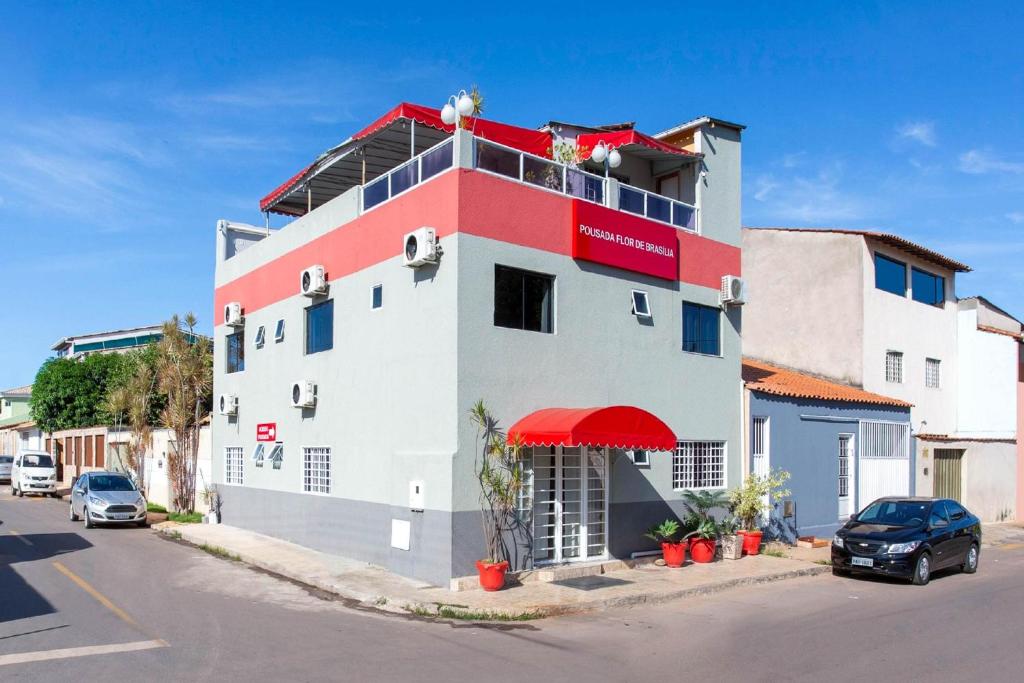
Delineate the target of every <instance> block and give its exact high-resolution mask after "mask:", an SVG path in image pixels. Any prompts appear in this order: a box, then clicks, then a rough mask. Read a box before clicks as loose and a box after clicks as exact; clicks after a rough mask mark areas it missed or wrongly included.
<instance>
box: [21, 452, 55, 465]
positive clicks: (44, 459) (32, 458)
mask: <svg viewBox="0 0 1024 683" xmlns="http://www.w3.org/2000/svg"><path fill="white" fill-rule="evenodd" d="M23 464H24V466H25V467H53V458H51V457H50V456H48V455H26V456H25V460H24V463H23Z"/></svg>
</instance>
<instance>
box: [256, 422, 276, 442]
mask: <svg viewBox="0 0 1024 683" xmlns="http://www.w3.org/2000/svg"><path fill="white" fill-rule="evenodd" d="M256 440H257V441H277V423H276V422H263V423H260V424H258V425H256Z"/></svg>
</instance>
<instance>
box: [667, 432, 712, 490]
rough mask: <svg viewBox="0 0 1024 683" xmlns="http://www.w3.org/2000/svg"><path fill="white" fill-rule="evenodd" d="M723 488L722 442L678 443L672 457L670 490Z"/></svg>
mask: <svg viewBox="0 0 1024 683" xmlns="http://www.w3.org/2000/svg"><path fill="white" fill-rule="evenodd" d="M724 487H725V442H724V441H679V442H678V443H677V444H676V452H675V454H674V455H673V456H672V488H674V489H676V490H683V489H714V488H724Z"/></svg>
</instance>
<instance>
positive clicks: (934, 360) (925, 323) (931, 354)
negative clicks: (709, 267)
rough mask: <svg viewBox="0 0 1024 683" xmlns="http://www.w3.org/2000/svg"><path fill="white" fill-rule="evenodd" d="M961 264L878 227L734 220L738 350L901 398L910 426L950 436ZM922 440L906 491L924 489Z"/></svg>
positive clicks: (927, 471)
mask: <svg viewBox="0 0 1024 683" xmlns="http://www.w3.org/2000/svg"><path fill="white" fill-rule="evenodd" d="M969 270H970V268H969V267H968V266H966V265H965V264H963V263H960V262H959V261H955V260H953V259H951V258H949V257H946V256H943V255H942V254H939V253H937V252H935V251H932V250H930V249H928V248H926V247H923V246H921V245H918V244H915V243H913V242H910V241H908V240H905V239H903V238H901V237H898V236H896V235H891V234H887V233H880V232H869V231H864V230H841V229H818V228H814V229H795V228H745V229H744V230H743V276H744V278H745V279H746V280H747V282H748V285H749V287H750V296H749V300H748V302H747V304H746V306H745V307H744V311H743V351H744V354H745V355H747V356H750V357H753V358H760V359H764V360H767V361H771V362H775V363H779V364H782V365H785V366H788V367H792V368H798V369H801V370H805V371H809V372H812V373H815V374H818V375H823V376H825V377H830V378H834V379H836V380H839V381H840V382H843V383H846V384H851V385H853V386H856V387H861V388H863V389H864V390H866V391H870V392H874V393H878V394H883V395H885V396H892V397H894V398H898V399H901V400H903V401H907V402H909V403H911V404H913V406H914V407H913V409H912V412H911V424H912V426H913V430H914V432H915V434H917V433H924V432H927V433H939V434H952V433H954V432H955V431H956V429H957V419H956V413H957V387H956V385H957V379H958V371H957V341H956V340H957V302H956V295H955V291H956V287H955V278H956V274H957V273H960V272H965V271H969ZM922 448H927V447H926V446H923V445H922V443H921V442H920V441H919V442H918V443H917V448H916V453H915V457H916V460H917V462H916V464H915V466H914V471H915V473H916V476H915V481H914V482H912V484H911V489H912V490H911V491H908V492H907V493H913V492H915V491H916V492H917V493H918V494H921V495H928V494H930V492H931V490H932V468H931V463H930V459H929V454H928V453H927V452H922Z"/></svg>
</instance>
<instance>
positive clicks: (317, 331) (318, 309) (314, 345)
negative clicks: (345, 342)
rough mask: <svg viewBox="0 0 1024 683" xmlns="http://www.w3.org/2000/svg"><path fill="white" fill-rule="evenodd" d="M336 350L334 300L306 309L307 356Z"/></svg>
mask: <svg viewBox="0 0 1024 683" xmlns="http://www.w3.org/2000/svg"><path fill="white" fill-rule="evenodd" d="M333 348H334V300H333V299H331V300H329V301H324V302H323V303H320V304H316V305H315V306H310V307H309V308H307V309H306V354H307V355H308V354H311V353H319V352H321V351H329V350H330V349H333Z"/></svg>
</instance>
